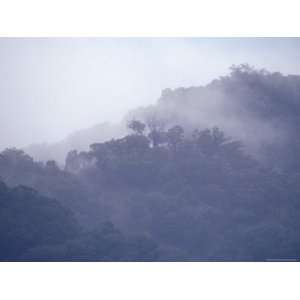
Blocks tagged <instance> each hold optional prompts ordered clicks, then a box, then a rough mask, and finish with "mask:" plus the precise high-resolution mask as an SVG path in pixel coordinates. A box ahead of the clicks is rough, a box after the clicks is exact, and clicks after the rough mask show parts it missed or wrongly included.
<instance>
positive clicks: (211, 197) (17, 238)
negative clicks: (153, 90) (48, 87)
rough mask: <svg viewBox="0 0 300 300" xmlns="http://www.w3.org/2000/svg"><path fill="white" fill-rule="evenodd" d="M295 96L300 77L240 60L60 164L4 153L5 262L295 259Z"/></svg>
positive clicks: (299, 209) (298, 206) (298, 188)
mask: <svg viewBox="0 0 300 300" xmlns="http://www.w3.org/2000/svg"><path fill="white" fill-rule="evenodd" d="M299 97H300V77H299V76H295V75H293V76H292V75H289V76H284V75H282V74H280V73H270V72H267V71H265V70H255V69H252V68H250V67H249V66H247V65H242V66H239V67H233V68H232V71H231V73H230V74H229V75H228V76H225V77H221V78H219V79H217V80H215V81H213V82H211V83H210V84H209V85H207V86H205V87H191V88H186V89H183V88H181V89H178V90H173V91H172V90H165V91H164V92H163V94H162V96H161V98H160V99H159V101H158V103H157V104H156V105H155V106H151V107H146V108H140V109H137V110H135V111H132V112H130V113H129V114H128V115H127V116H126V117H125V119H124V122H126V124H127V128H128V134H126V135H125V136H123V137H116V138H114V139H111V140H107V141H105V142H98V141H97V140H95V141H94V143H93V144H91V145H90V148H89V150H87V151H78V150H76V149H74V150H72V151H70V152H69V153H68V155H67V157H66V161H65V165H64V167H63V168H62V167H60V166H58V164H57V163H56V162H55V161H54V160H52V161H47V162H38V161H36V160H35V159H34V158H32V157H30V156H29V155H27V154H26V153H25V152H24V151H22V150H18V149H7V150H5V151H3V152H2V153H1V154H0V178H1V186H0V207H1V208H0V213H1V218H0V222H1V226H0V239H1V244H2V245H3V247H1V250H0V260H4V261H5V260H21V261H22V260H25V261H26V260H29V261H35V260H38V261H39V260H41V261H43V260H46V261H47V260H57V261H60V260H63V261H76V260H79V261H172V260H175V261H178V260H179V261H197V260H230V261H231V260H266V259H282V258H286V259H298V258H299V254H300V239H299V234H300V200H299V196H300V184H299V183H300V182H299V180H300V165H299V153H300V152H299V149H300V142H299V138H298V128H299V126H300V121H299V113H298V112H299V110H300V98H299ZM204 102H205V103H210V104H207V105H204V104H203V103H204ZM212 112H213V113H215V119H211V118H212V114H211V113H212ZM207 115H209V118H208V117H207ZM208 119H209V120H208ZM227 119H228V122H227V123H226V120H227ZM213 123H215V124H213ZM244 123H245V124H244ZM210 125H211V126H210ZM260 126H261V130H260ZM239 137H240V138H239Z"/></svg>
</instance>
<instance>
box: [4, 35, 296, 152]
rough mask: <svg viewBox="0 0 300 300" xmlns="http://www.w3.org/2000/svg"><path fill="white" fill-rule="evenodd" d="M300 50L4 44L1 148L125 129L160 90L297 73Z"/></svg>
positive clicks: (240, 45) (82, 42)
mask: <svg viewBox="0 0 300 300" xmlns="http://www.w3.org/2000/svg"><path fill="white" fill-rule="evenodd" d="M299 49H300V41H299V39H286V38H278V39H261V38H257V39H253V38H252V39H223V38H222V39H201V38H198V39H196V38H194V39H185V38H176V39H170V38H156V39H153V38H152V39H150V38H145V39H142V38H139V39H133V38H110V39H108V38H90V39H87V38H76V39H71V38H70V39H69V38H60V39H53V38H49V39H46V38H43V39H36V38H35V39H34V38H27V39H23V38H22V39H7V38H1V39H0V137H1V138H0V149H3V148H6V147H13V146H16V147H23V146H26V145H29V144H33V143H43V142H48V143H53V142H56V141H59V140H61V139H63V138H64V137H65V136H67V135H68V134H70V133H72V132H73V131H76V130H79V129H81V128H87V127H90V126H93V125H95V124H98V123H102V122H105V121H109V122H119V121H120V120H121V119H122V117H123V116H124V115H125V114H126V112H127V111H128V110H131V109H134V108H136V107H138V106H145V105H149V104H153V103H155V102H156V100H157V98H159V96H160V93H161V90H163V89H165V88H177V87H189V86H199V85H203V84H206V83H208V82H210V81H211V80H212V79H214V78H218V77H219V76H221V75H225V74H226V73H227V72H228V67H229V66H230V65H232V64H240V63H249V64H250V65H254V66H255V67H258V68H266V69H268V70H270V71H280V72H282V73H284V74H288V73H293V74H299V73H300V59H299V56H300V54H299V53H300V51H299ZM214 117H217V116H209V118H214Z"/></svg>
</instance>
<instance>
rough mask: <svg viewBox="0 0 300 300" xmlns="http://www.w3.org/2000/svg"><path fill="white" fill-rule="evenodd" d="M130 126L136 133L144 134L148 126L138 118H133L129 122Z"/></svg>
mask: <svg viewBox="0 0 300 300" xmlns="http://www.w3.org/2000/svg"><path fill="white" fill-rule="evenodd" d="M127 126H128V128H129V129H131V130H132V131H133V132H134V133H135V134H138V135H142V134H143V133H144V130H145V128H146V125H145V124H144V123H142V122H141V121H138V120H132V121H130V122H129V123H128V125H127Z"/></svg>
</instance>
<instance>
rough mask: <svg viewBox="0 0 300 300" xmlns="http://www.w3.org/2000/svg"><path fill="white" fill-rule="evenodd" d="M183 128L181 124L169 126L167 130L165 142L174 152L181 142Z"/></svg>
mask: <svg viewBox="0 0 300 300" xmlns="http://www.w3.org/2000/svg"><path fill="white" fill-rule="evenodd" d="M183 135H184V130H183V128H182V127H181V126H178V125H176V126H174V127H171V128H170V129H169V130H168V131H167V142H168V145H169V146H170V147H171V148H172V149H173V150H174V151H175V152H176V151H177V148H178V145H179V144H180V143H181V142H182V140H183Z"/></svg>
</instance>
